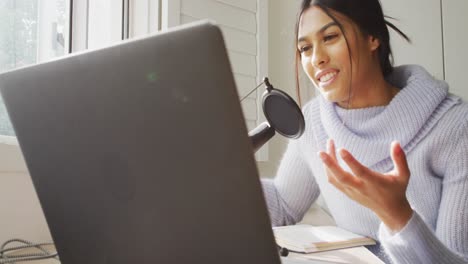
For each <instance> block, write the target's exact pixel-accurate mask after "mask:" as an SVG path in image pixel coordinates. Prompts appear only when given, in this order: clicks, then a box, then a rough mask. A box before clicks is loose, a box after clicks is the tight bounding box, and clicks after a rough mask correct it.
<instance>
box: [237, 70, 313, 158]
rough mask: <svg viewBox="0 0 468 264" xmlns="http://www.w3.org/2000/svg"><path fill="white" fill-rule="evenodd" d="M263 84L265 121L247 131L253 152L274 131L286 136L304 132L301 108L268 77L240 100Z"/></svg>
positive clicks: (297, 135)
mask: <svg viewBox="0 0 468 264" xmlns="http://www.w3.org/2000/svg"><path fill="white" fill-rule="evenodd" d="M262 84H265V86H266V87H265V88H266V91H265V92H264V93H263V95H262V109H263V114H264V115H265V118H266V119H267V121H266V122H263V123H261V124H260V125H258V126H257V127H256V128H254V129H252V130H251V131H250V132H249V137H250V140H251V142H252V146H253V149H254V153H255V152H257V150H259V149H260V148H261V147H262V146H263V145H264V144H265V143H266V142H268V141H269V140H270V139H271V138H272V137H273V136H274V135H275V133H276V132H278V133H279V134H280V135H282V136H284V137H287V138H294V139H297V138H300V137H301V136H302V134H303V133H304V129H305V121H304V115H303V114H302V111H301V108H300V107H299V106H298V105H297V104H296V102H295V101H294V99H292V98H291V96H289V95H288V94H287V93H285V92H283V91H281V90H279V89H275V88H273V85H271V83H270V81H269V80H268V77H265V78H264V79H263V82H262V83H260V84H259V85H258V86H257V87H255V88H254V89H253V90H252V91H250V92H249V93H248V94H247V95H246V96H244V97H243V98H242V99H241V100H240V101H241V102H242V101H243V100H244V99H245V98H247V96H249V95H250V94H251V93H252V92H254V91H255V90H257V89H258V88H259V87H260V86H261V85H262Z"/></svg>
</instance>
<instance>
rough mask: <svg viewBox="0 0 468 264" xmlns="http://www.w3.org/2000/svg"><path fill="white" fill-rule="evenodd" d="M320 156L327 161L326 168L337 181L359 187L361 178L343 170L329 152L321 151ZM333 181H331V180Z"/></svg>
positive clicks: (324, 161)
mask: <svg viewBox="0 0 468 264" xmlns="http://www.w3.org/2000/svg"><path fill="white" fill-rule="evenodd" d="M319 157H320V159H322V161H323V163H325V166H326V169H327V170H328V172H329V174H332V175H329V177H330V176H332V177H335V178H336V180H337V181H339V182H340V183H343V184H346V185H350V186H352V187H359V185H360V183H361V180H359V179H357V178H356V177H354V176H353V175H351V174H349V173H348V172H346V171H345V170H343V169H342V168H341V167H340V166H339V165H338V163H337V162H336V160H335V159H333V158H332V157H331V156H330V155H329V154H327V153H325V152H323V151H320V152H319ZM330 182H331V181H330Z"/></svg>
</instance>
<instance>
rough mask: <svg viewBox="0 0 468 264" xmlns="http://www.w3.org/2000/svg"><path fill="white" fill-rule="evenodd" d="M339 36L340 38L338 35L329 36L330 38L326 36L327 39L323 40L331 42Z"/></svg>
mask: <svg viewBox="0 0 468 264" xmlns="http://www.w3.org/2000/svg"><path fill="white" fill-rule="evenodd" d="M337 36H338V35H336V34H333V35H328V36H325V37H324V38H323V40H324V41H330V40H332V39H334V38H336V37H337Z"/></svg>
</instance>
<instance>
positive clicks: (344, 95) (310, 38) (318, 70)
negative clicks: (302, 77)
mask: <svg viewBox="0 0 468 264" xmlns="http://www.w3.org/2000/svg"><path fill="white" fill-rule="evenodd" d="M331 12H332V14H333V15H334V16H335V17H336V19H337V20H338V21H339V22H340V23H341V24H342V27H343V29H344V33H343V32H342V31H341V30H340V28H339V26H338V25H337V24H336V23H335V22H334V21H333V19H331V18H330V17H329V16H328V15H327V14H326V13H325V12H324V11H323V10H322V9H321V8H319V7H316V6H312V7H310V8H309V9H307V10H306V11H305V12H304V13H303V14H302V17H301V20H300V21H299V31H298V45H297V49H298V50H299V52H300V55H301V56H300V57H301V64H302V67H303V69H304V72H305V73H306V74H307V75H308V77H309V79H310V80H311V81H312V82H313V83H314V85H315V87H317V89H318V90H319V91H320V93H321V94H322V95H323V96H324V97H325V99H327V100H328V101H331V102H336V103H337V104H338V105H340V106H343V107H344V106H346V105H347V104H348V100H349V97H350V93H349V92H350V90H349V89H350V87H352V92H353V96H356V95H357V94H359V93H362V92H363V91H362V90H363V89H365V86H366V85H365V83H366V75H368V74H369V75H370V72H372V70H370V68H371V67H375V62H374V63H373V61H372V51H374V50H375V49H377V47H378V43H377V44H376V43H375V42H376V40H375V39H374V38H372V37H365V36H364V35H363V34H361V33H360V31H359V29H358V28H357V26H356V25H355V24H354V23H353V22H352V21H351V20H349V19H348V18H347V17H345V16H343V15H341V14H339V13H337V12H333V11H331ZM343 34H346V38H347V39H348V44H349V49H350V50H351V54H352V67H351V64H350V56H349V51H348V46H347V44H346V39H345V37H344V35H343ZM351 69H352V71H351ZM367 77H370V76H367ZM351 81H352V82H351ZM356 84H359V85H360V86H364V87H361V89H359V87H358V85H356ZM360 90H361V91H360Z"/></svg>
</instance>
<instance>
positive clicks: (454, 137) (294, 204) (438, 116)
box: [262, 65, 468, 264]
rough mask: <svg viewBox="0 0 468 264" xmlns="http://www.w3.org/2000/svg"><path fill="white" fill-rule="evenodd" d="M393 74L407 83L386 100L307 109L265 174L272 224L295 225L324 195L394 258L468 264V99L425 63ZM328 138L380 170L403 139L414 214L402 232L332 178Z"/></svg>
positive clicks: (317, 103) (388, 166) (342, 221)
mask: <svg viewBox="0 0 468 264" xmlns="http://www.w3.org/2000/svg"><path fill="white" fill-rule="evenodd" d="M387 80H388V81H389V82H391V83H392V84H393V85H395V86H396V87H399V88H401V90H400V92H399V93H398V94H397V95H396V96H395V97H394V98H393V99H392V101H391V102H390V104H389V105H387V106H378V107H369V108H364V109H354V110H353V109H352V110H346V109H342V108H340V107H338V106H337V105H336V104H333V103H330V102H328V101H326V100H325V99H324V98H323V97H322V96H318V97H317V98H315V99H313V100H312V101H311V102H309V103H308V104H307V105H306V106H305V107H304V117H305V119H306V130H305V133H304V134H303V135H302V137H301V138H300V139H298V140H291V141H290V143H289V145H288V148H287V151H286V153H285V154H284V157H283V159H282V161H281V164H280V167H279V169H278V173H277V175H276V177H275V178H274V179H273V180H267V179H265V180H262V184H263V190H264V193H265V197H266V200H267V204H268V208H269V212H270V217H271V220H272V223H273V225H286V224H294V223H297V222H298V221H300V220H301V219H302V217H303V216H304V214H305V213H306V211H307V210H308V209H309V207H310V206H311V204H312V203H313V202H314V201H315V200H316V198H317V197H318V196H319V194H320V193H321V194H322V195H323V197H324V198H325V201H326V203H327V205H328V207H329V209H330V212H331V214H332V216H333V218H334V219H335V221H336V223H337V225H338V226H340V227H342V228H345V229H347V230H350V231H352V232H355V233H358V234H363V235H366V236H370V237H372V238H374V239H376V240H378V241H380V243H381V245H382V247H383V249H384V251H385V253H386V255H387V256H388V257H389V258H390V259H391V261H392V262H393V263H410V264H417V263H424V264H429V263H468V104H467V103H464V102H462V100H461V99H460V98H459V97H457V96H454V95H452V94H449V93H448V85H447V84H446V83H445V82H443V81H438V80H435V79H434V78H432V76H431V75H430V74H429V73H427V72H426V71H425V70H424V69H423V68H421V67H419V66H415V65H407V66H401V67H396V68H395V70H394V72H393V73H392V74H391V76H389V77H388V78H387ZM328 138H332V139H334V141H335V145H336V148H337V149H338V148H345V149H347V150H349V151H350V152H351V153H352V154H353V155H354V156H355V157H356V158H357V159H358V160H359V161H360V162H361V163H362V164H364V165H366V166H367V167H369V168H371V169H372V170H375V171H379V172H388V171H390V170H392V168H393V162H392V160H391V158H390V143H391V142H392V141H393V140H398V141H399V142H400V143H401V146H402V147H403V149H404V150H405V153H406V155H407V160H408V164H409V168H410V171H411V178H410V182H409V185H408V189H407V197H408V200H409V202H410V204H411V206H412V208H413V210H414V213H413V216H412V218H411V219H410V221H409V222H408V224H407V225H406V226H405V227H404V228H403V229H402V230H401V231H400V232H398V233H396V234H389V233H388V231H387V228H386V226H385V225H384V224H383V223H382V222H381V221H380V219H379V218H378V217H377V216H376V215H375V214H374V213H373V212H372V211H371V210H369V209H367V208H366V207H363V206H361V205H360V204H358V203H356V202H355V201H353V200H351V199H349V198H348V197H347V196H346V195H344V194H343V193H341V192H340V191H339V190H338V189H336V188H335V187H334V186H333V185H331V184H330V183H329V182H328V180H327V177H326V174H325V172H324V167H323V165H322V162H321V161H320V159H319V158H318V156H317V152H318V151H319V150H326V146H325V143H326V140H327V139H328ZM338 159H339V163H340V165H341V166H342V167H343V168H346V169H348V168H347V166H346V165H345V163H344V162H343V161H342V160H341V158H338Z"/></svg>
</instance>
